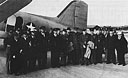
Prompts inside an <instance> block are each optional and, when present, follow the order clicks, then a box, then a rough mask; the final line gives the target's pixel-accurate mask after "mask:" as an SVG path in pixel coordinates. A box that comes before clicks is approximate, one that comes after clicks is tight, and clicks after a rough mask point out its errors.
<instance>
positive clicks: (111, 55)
mask: <svg viewBox="0 0 128 78" xmlns="http://www.w3.org/2000/svg"><path fill="white" fill-rule="evenodd" d="M107 63H114V64H115V63H116V55H115V49H109V50H108V53H107Z"/></svg>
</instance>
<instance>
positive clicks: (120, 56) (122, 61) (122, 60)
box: [117, 51, 125, 65]
mask: <svg viewBox="0 0 128 78" xmlns="http://www.w3.org/2000/svg"><path fill="white" fill-rule="evenodd" d="M117 60H118V62H119V64H124V65H125V53H121V51H120V52H118V51H117Z"/></svg>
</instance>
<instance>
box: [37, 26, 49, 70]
mask: <svg viewBox="0 0 128 78" xmlns="http://www.w3.org/2000/svg"><path fill="white" fill-rule="evenodd" d="M37 38H38V44H39V45H38V51H39V58H38V66H39V69H42V68H46V67H47V50H48V33H47V32H46V28H45V27H43V26H42V27H41V28H40V29H39V32H38V33H37Z"/></svg>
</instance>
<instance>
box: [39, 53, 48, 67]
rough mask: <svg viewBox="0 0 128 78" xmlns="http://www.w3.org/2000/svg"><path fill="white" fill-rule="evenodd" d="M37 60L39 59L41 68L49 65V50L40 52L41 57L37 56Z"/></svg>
mask: <svg viewBox="0 0 128 78" xmlns="http://www.w3.org/2000/svg"><path fill="white" fill-rule="evenodd" d="M37 60H38V68H39V69H43V68H46V67H47V52H44V53H43V54H40V55H39V57H37Z"/></svg>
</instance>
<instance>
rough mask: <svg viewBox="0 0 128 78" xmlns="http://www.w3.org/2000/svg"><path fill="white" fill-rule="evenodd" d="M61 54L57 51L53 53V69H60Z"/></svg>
mask: <svg viewBox="0 0 128 78" xmlns="http://www.w3.org/2000/svg"><path fill="white" fill-rule="evenodd" d="M59 58H60V57H59V53H58V52H56V51H52V52H51V66H52V67H59V66H60V64H59V61H60V60H59Z"/></svg>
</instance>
